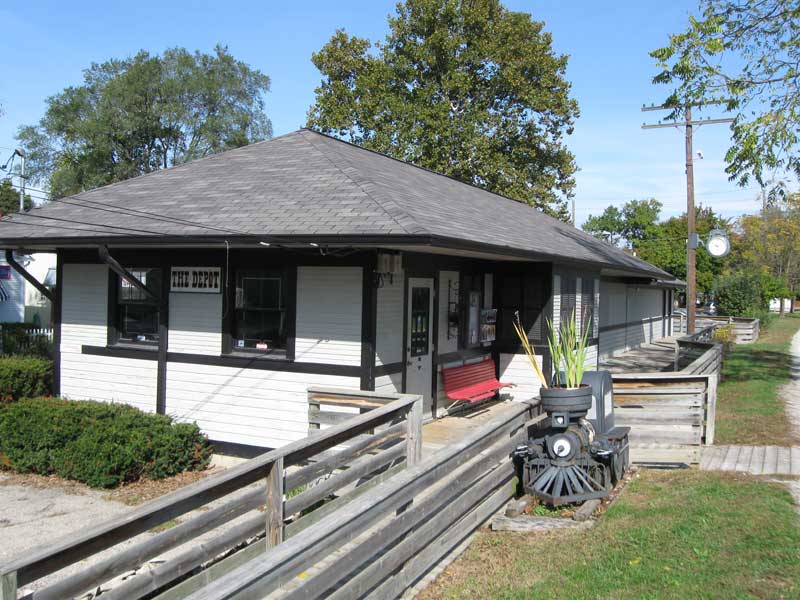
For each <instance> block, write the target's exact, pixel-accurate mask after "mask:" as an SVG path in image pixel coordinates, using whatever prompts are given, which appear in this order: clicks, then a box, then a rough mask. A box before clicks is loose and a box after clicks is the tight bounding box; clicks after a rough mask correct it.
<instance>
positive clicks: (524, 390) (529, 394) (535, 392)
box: [499, 354, 542, 402]
mask: <svg viewBox="0 0 800 600" xmlns="http://www.w3.org/2000/svg"><path fill="white" fill-rule="evenodd" d="M536 362H538V363H539V366H540V367H541V366H542V357H541V356H539V355H537V356H536ZM499 367H500V381H502V382H503V383H513V384H515V387H513V388H505V389H503V393H504V394H507V395H508V396H510V397H511V399H512V400H515V401H517V402H522V401H524V400H530V399H531V398H538V397H539V388H540V387H542V382H541V381H540V380H539V377H537V375H536V372H535V371H534V370H533V367H532V366H531V363H530V362H528V357H527V356H526V355H525V354H501V355H500V365H499Z"/></svg>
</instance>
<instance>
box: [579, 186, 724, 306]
mask: <svg viewBox="0 0 800 600" xmlns="http://www.w3.org/2000/svg"><path fill="white" fill-rule="evenodd" d="M661 207H662V204H661V202H659V201H658V200H656V199H654V198H650V199H649V200H631V201H630V202H626V203H625V204H624V205H623V207H622V210H620V209H618V208H617V207H616V206H613V205H612V206H609V207H608V208H606V209H605V211H603V213H602V214H601V215H600V216H599V217H593V216H590V217H589V219H588V220H587V221H586V223H584V225H583V229H584V230H585V231H587V232H589V233H591V234H593V235H594V236H595V237H599V238H601V239H605V240H606V241H610V242H611V243H614V244H615V245H622V246H623V247H624V248H625V249H626V250H627V251H628V252H630V253H632V254H635V255H636V256H638V257H640V258H642V259H644V260H646V261H647V262H649V263H651V264H653V265H655V266H657V267H658V268H660V269H663V270H664V271H666V272H667V273H671V274H672V275H674V276H675V277H677V278H678V279H686V232H687V230H688V227H687V219H686V214H682V215H681V216H679V217H670V218H669V219H667V220H666V221H660V217H661ZM606 227H608V229H606ZM695 227H696V231H697V233H699V234H700V236H701V237H704V236H707V235H708V233H709V232H710V231H711V230H712V229H725V230H728V229H730V227H731V226H730V223H729V222H728V220H727V219H724V218H722V217H721V216H720V215H718V214H716V213H715V212H714V211H713V209H711V208H710V207H703V206H699V207H696V208H695ZM696 260H697V262H696V265H697V290H698V291H699V292H710V291H711V290H712V289H713V288H714V282H715V281H716V279H717V277H718V276H719V275H720V274H721V273H722V272H723V270H724V269H725V267H726V265H727V264H728V263H729V261H726V260H720V259H715V258H712V256H711V255H710V254H709V253H708V252H703V251H700V252H698V253H697V259H696Z"/></svg>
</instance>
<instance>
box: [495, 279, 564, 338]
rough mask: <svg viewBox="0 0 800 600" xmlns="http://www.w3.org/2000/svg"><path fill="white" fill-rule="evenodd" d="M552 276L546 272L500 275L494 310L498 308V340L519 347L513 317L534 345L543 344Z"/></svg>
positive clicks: (496, 287)
mask: <svg viewBox="0 0 800 600" xmlns="http://www.w3.org/2000/svg"><path fill="white" fill-rule="evenodd" d="M549 277H550V274H549V272H547V271H541V272H533V273H524V274H520V273H513V272H512V273H500V274H498V275H497V276H496V279H497V284H496V286H495V289H496V292H497V294H496V299H495V306H497V309H498V310H497V339H498V340H500V341H502V342H505V343H511V344H517V341H518V340H517V334H516V332H515V331H514V326H513V323H514V313H516V312H519V318H520V320H521V321H522V324H523V326H524V327H525V328H526V330H527V333H528V339H530V340H531V341H533V342H534V343H543V342H544V339H545V337H546V327H545V317H546V311H547V303H548V300H549V299H550V287H551V286H550V284H549Z"/></svg>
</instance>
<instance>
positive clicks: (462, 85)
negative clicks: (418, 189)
mask: <svg viewBox="0 0 800 600" xmlns="http://www.w3.org/2000/svg"><path fill="white" fill-rule="evenodd" d="M389 27H390V33H389V34H388V36H387V38H386V41H385V42H383V43H381V42H377V43H374V44H373V43H372V42H370V41H369V40H366V39H363V38H358V37H354V36H350V35H348V34H347V33H345V32H344V31H343V30H339V31H337V32H336V33H335V34H334V35H333V37H332V38H331V40H330V41H329V42H328V43H327V44H326V45H325V46H324V47H323V48H322V49H321V50H320V51H319V52H316V53H315V54H314V55H313V57H312V60H313V62H314V64H315V65H316V67H317V68H318V69H319V70H320V71H321V73H322V76H323V79H322V82H321V84H320V86H319V87H318V88H317V89H316V101H315V104H314V105H313V106H312V107H311V109H310V110H309V113H308V126H309V127H312V128H314V129H317V130H319V131H322V132H325V133H328V134H331V135H335V136H338V137H341V138H343V139H346V140H348V141H351V142H353V143H356V144H359V145H362V146H365V147H367V148H370V149H373V150H377V151H379V152H383V153H386V154H389V155H391V156H394V157H396V158H399V159H401V160H405V161H409V162H412V163H414V164H416V165H419V166H422V167H426V168H429V169H432V170H434V171H438V172H440V173H444V174H446V175H450V176H452V177H455V178H457V179H460V180H462V181H465V182H467V183H471V184H474V185H478V186H480V187H483V188H485V189H488V190H490V191H493V192H497V193H499V194H504V195H506V196H510V197H512V198H515V199H517V200H520V201H522V202H527V203H528V204H531V205H534V206H537V207H539V208H541V209H543V210H545V211H547V212H549V213H551V214H554V215H557V216H559V217H560V218H562V219H565V220H566V219H567V218H568V211H567V206H566V199H567V198H569V197H570V196H571V195H572V193H573V189H574V186H575V181H574V178H573V175H574V173H575V171H576V166H575V161H574V157H573V156H572V154H571V153H570V152H569V151H568V150H567V149H566V147H565V145H564V137H565V136H566V135H568V134H570V133H572V128H573V121H574V119H575V118H576V117H577V116H578V105H577V103H576V101H575V100H574V99H572V98H570V95H569V93H570V84H569V83H568V82H567V81H566V79H565V78H564V75H565V70H566V66H567V57H566V56H562V55H558V54H556V53H555V52H554V51H553V49H552V43H551V42H552V40H551V36H550V34H549V33H546V32H545V31H544V30H543V27H544V25H543V23H540V22H537V21H534V20H532V19H531V17H530V15H528V14H524V13H519V12H511V11H509V10H506V9H505V8H504V7H503V6H502V5H501V4H500V2H499V0H470V1H467V0H406V1H405V2H401V3H399V4H398V5H397V14H396V16H395V17H390V18H389Z"/></svg>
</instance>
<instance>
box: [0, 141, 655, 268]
mask: <svg viewBox="0 0 800 600" xmlns="http://www.w3.org/2000/svg"><path fill="white" fill-rule="evenodd" d="M121 210H124V211H125V214H122V213H121V212H120V211H121ZM130 211H137V212H133V213H131V212H130ZM157 216H163V217H168V218H169V219H180V220H182V221H181V222H175V221H174V220H166V219H159V218H158V217H157ZM310 235H311V236H314V235H317V236H330V237H333V236H335V237H339V236H342V237H347V238H365V239H366V238H370V239H372V240H375V239H384V238H386V240H387V243H388V242H391V240H393V239H397V240H406V241H409V240H412V239H425V238H426V237H429V238H431V239H434V238H435V239H437V240H439V243H440V244H444V245H446V243H447V241H448V240H451V241H452V242H453V244H456V243H459V244H463V243H467V244H471V245H472V246H474V247H475V248H480V247H484V246H485V250H486V251H488V252H491V251H500V250H502V251H514V252H517V253H523V254H524V253H530V254H531V255H532V257H534V256H533V255H536V256H538V257H541V258H544V257H552V258H555V259H558V258H559V257H561V258H563V259H565V260H575V261H581V262H591V263H597V264H600V265H603V266H606V267H610V268H616V269H621V270H625V271H636V272H639V273H643V274H648V275H651V276H653V277H657V278H665V277H669V275H668V274H667V273H665V272H663V271H661V270H659V269H656V268H655V267H653V266H652V265H650V264H648V263H646V262H644V261H642V260H640V259H638V258H636V257H633V256H630V255H629V254H626V253H625V252H623V251H621V250H619V249H618V248H615V247H613V246H611V245H609V244H607V243H605V242H602V241H600V240H597V239H596V238H594V237H592V236H590V235H588V234H586V233H584V232H582V231H580V230H578V229H576V228H574V227H572V226H570V225H567V224H565V223H562V222H560V221H558V220H557V219H553V218H551V217H549V216H547V215H545V214H543V213H542V212H540V211H538V210H535V209H533V208H531V207H530V206H527V205H525V204H522V203H520V202H517V201H514V200H511V199H508V198H504V197H502V196H498V195H496V194H492V193H490V192H487V191H485V190H482V189H480V188H477V187H474V186H470V185H467V184H464V183H461V182H459V181H456V180H454V179H451V178H449V177H445V176H442V175H439V174H437V173H434V172H432V171H428V170H425V169H421V168H418V167H415V166H413V165H410V164H408V163H404V162H402V161H398V160H394V159H392V158H389V157H387V156H384V155H382V154H378V153H376V152H371V151H369V150H365V149H363V148H359V147H358V146H354V145H352V144H348V143H345V142H342V141H340V140H337V139H335V138H331V137H328V136H325V135H322V134H319V133H316V132H313V131H310V130H307V129H301V130H299V131H295V132H293V133H290V134H287V135H284V136H281V137H277V138H274V139H272V140H268V141H265V142H259V143H256V144H251V145H249V146H245V147H243V148H237V149H235V150H230V151H228V152H223V153H221V154H217V155H215V156H211V157H208V158H204V159H201V160H196V161H194V162H191V163H189V164H186V165H180V166H178V167H174V168H171V169H166V170H163V171H158V172H155V173H151V174H148V175H144V176H141V177H136V178H134V179H129V180H126V181H123V182H120V183H116V184H113V185H109V186H106V187H102V188H98V189H94V190H90V191H88V192H83V193H81V194H77V195H75V196H71V197H69V198H65V199H63V200H62V201H56V202H51V203H49V204H47V205H45V206H42V207H40V208H36V209H33V210H31V211H30V212H28V213H23V214H20V215H14V216H11V217H9V218H5V219H3V220H2V221H0V246H5V247H10V246H19V245H24V244H29V245H34V244H41V243H46V242H47V241H48V240H49V241H51V242H52V243H53V245H54V246H60V245H67V244H70V243H74V242H78V241H81V242H89V243H90V242H92V241H93V240H96V241H98V242H99V241H100V240H112V241H114V240H117V241H118V242H122V241H127V240H130V241H131V242H136V241H144V240H145V239H147V240H150V241H158V238H160V237H161V238H164V241H165V242H167V241H169V242H170V243H176V242H180V240H181V239H188V238H189V237H191V238H192V239H197V238H214V239H219V238H220V236H225V237H231V238H233V237H235V236H262V237H266V238H268V237H269V236H281V237H282V236H310Z"/></svg>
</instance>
